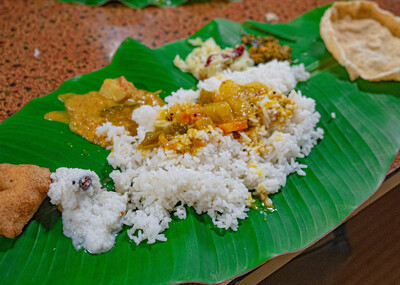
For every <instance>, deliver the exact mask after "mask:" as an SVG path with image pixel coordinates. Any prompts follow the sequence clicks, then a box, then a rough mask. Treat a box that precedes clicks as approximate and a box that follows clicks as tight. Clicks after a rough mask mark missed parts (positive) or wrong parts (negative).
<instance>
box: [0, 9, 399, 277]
mask: <svg viewBox="0 0 400 285" xmlns="http://www.w3.org/2000/svg"><path fill="white" fill-rule="evenodd" d="M325 9H326V7H322V8H317V9H314V10H311V11H309V12H307V13H305V14H304V15H302V16H301V17H299V18H296V19H294V20H293V21H292V22H290V23H287V24H264V23H256V22H252V21H249V22H245V23H243V24H238V23H235V22H231V21H227V20H221V19H216V20H213V21H211V22H210V23H209V24H207V25H206V26H205V27H203V28H202V29H201V30H200V31H198V32H197V33H196V34H194V35H193V36H192V37H191V38H193V37H201V38H203V39H206V38H209V37H214V39H215V40H216V42H217V43H218V44H220V45H221V46H223V47H226V46H232V45H236V44H238V43H239V42H240V39H241V37H240V36H241V33H242V32H244V31H246V32H248V33H254V34H262V35H268V34H273V35H275V36H277V37H278V38H279V39H280V41H281V42H282V43H285V44H289V45H290V46H291V47H292V48H293V59H294V61H295V62H299V63H300V62H303V63H304V64H305V65H306V67H307V69H308V71H309V72H311V75H312V76H311V78H310V79H309V80H308V81H307V82H303V83H301V84H299V85H298V87H297V89H299V90H301V91H302V93H303V94H306V95H307V96H309V97H311V98H314V99H315V100H316V102H317V110H318V112H320V113H321V121H320V123H319V126H320V127H322V128H323V129H324V130H325V137H324V139H323V140H322V141H320V142H319V144H318V145H317V146H316V147H315V148H314V149H313V150H312V152H311V154H310V155H309V156H308V157H307V158H304V159H300V160H299V161H300V162H301V163H304V164H307V165H308V168H307V169H305V172H306V173H307V175H306V176H301V177H300V176H298V175H297V174H292V175H290V176H289V177H288V181H287V184H286V186H285V187H283V188H282V189H281V192H280V193H278V194H275V195H273V196H272V200H273V203H274V206H275V208H276V211H274V212H272V213H265V212H259V211H256V210H250V212H249V218H248V219H246V220H242V221H241V223H240V226H239V230H238V231H236V232H235V231H231V230H227V231H226V230H221V229H218V228H216V227H215V226H213V224H212V222H211V220H210V218H209V217H208V216H205V215H197V214H196V213H195V211H194V210H193V209H191V208H188V216H187V218H186V219H185V220H179V219H175V218H174V219H173V220H172V222H171V224H170V228H169V229H168V230H166V232H165V235H166V237H167V239H168V241H166V242H157V243H155V244H153V245H147V244H140V245H139V246H136V244H135V243H134V242H131V241H130V240H129V238H128V236H127V234H126V229H124V231H123V232H122V233H120V234H119V236H118V237H117V241H116V245H115V247H114V248H113V249H112V250H111V251H109V252H107V253H104V254H100V255H91V254H89V253H87V252H85V251H84V250H80V251H76V250H75V249H74V248H73V245H72V242H71V240H70V239H69V238H66V237H65V236H64V235H63V234H62V220H61V218H60V214H59V212H58V211H57V210H56V209H55V208H54V207H53V206H51V205H50V204H49V202H48V200H46V201H45V202H44V203H43V205H42V206H41V208H40V209H39V211H38V213H37V214H36V215H35V217H34V219H33V220H32V221H31V222H30V223H29V224H28V226H27V227H26V228H25V230H24V232H23V234H22V235H21V236H19V237H17V238H14V239H6V238H4V237H1V238H0V276H2V278H1V279H2V284H20V283H28V282H29V283H33V284H35V283H39V282H40V283H43V284H47V283H51V282H53V280H57V283H60V284H71V283H72V284H74V283H78V284H99V283H103V284H111V283H112V284H125V283H130V284H146V283H151V284H168V283H175V282H196V281H197V282H209V283H212V282H218V281H223V280H226V279H229V278H232V277H234V276H237V275H239V274H242V273H245V272H247V271H249V270H251V269H252V268H254V267H256V266H258V265H260V264H262V263H263V262H265V261H266V260H267V259H270V258H272V257H274V256H276V255H278V254H281V253H284V252H288V251H294V250H298V249H301V248H304V247H305V246H307V245H309V244H310V243H312V242H314V241H316V240H317V239H319V238H320V237H322V236H323V235H325V234H326V233H327V232H329V231H331V230H332V229H333V228H334V227H336V226H337V225H338V224H339V223H340V222H341V221H342V220H343V219H344V218H345V217H346V216H348V215H349V213H350V212H351V211H353V210H354V209H355V208H357V207H358V206H359V205H360V203H362V202H363V201H364V200H366V199H367V198H368V197H369V196H370V195H371V194H372V193H373V192H374V191H375V190H376V189H377V187H378V186H379V185H380V183H381V182H382V181H383V180H384V178H385V173H386V171H387V169H388V168H389V165H390V163H391V162H392V160H393V159H394V157H395V155H396V153H397V152H398V150H399V147H400V116H399V114H400V97H399V90H400V83H398V82H381V83H371V82H366V81H364V80H361V79H359V80H356V81H354V82H351V81H349V78H348V75H347V73H346V71H345V69H344V68H342V67H341V66H339V65H338V64H337V62H336V61H335V60H334V59H333V58H332V57H331V55H330V54H329V52H328V51H327V50H326V48H325V46H324V44H323V42H322V40H321V38H320V36H319V28H318V27H319V20H320V18H321V16H322V14H323V12H324V10H325ZM191 49H192V47H191V46H190V45H189V43H188V41H187V39H185V40H180V41H177V42H173V43H171V44H168V45H165V46H162V47H160V48H157V49H150V48H148V47H146V46H144V45H142V44H140V43H139V42H138V41H135V40H133V39H130V38H128V39H126V40H125V41H124V42H123V43H122V44H121V46H120V48H119V49H118V51H117V52H116V54H115V56H114V58H113V60H112V62H111V63H110V64H109V65H108V66H107V67H105V68H103V69H101V70H98V71H95V72H92V73H89V74H85V75H81V76H77V77H75V78H73V79H71V80H68V81H66V82H65V83H64V84H62V85H61V86H60V88H59V89H58V90H57V91H55V92H54V93H51V94H49V95H47V96H45V97H43V98H40V99H35V100H32V101H31V102H29V103H28V104H27V105H26V106H25V107H24V108H23V109H22V110H21V111H20V112H18V113H17V114H15V115H14V116H13V117H11V118H9V119H7V120H5V121H4V122H2V123H1V124H0V162H8V163H14V164H20V163H31V164H37V165H40V166H44V167H48V168H50V170H51V171H54V170H56V168H58V167H61V166H65V167H79V168H89V169H92V170H94V171H95V172H97V173H98V174H99V175H100V177H101V178H103V179H104V183H107V175H108V173H109V172H110V171H111V170H112V169H111V167H110V166H108V164H107V161H106V157H107V155H108V153H109V152H108V151H107V150H104V149H102V148H101V147H99V146H96V145H93V144H91V143H89V142H88V141H86V140H85V139H83V138H82V137H80V136H78V135H76V134H74V133H72V132H71V131H70V130H69V129H68V126H67V125H66V124H63V123H58V122H53V121H46V120H45V119H44V118H43V116H44V114H46V113H47V112H49V111H53V110H62V109H64V106H63V104H62V103H61V102H60V101H58V100H57V95H59V94H62V93H67V92H74V93H79V94H83V93H86V92H89V91H92V90H98V89H99V88H100V86H101V84H102V82H103V80H104V79H105V78H116V77H119V76H121V75H124V76H125V77H126V78H127V79H128V80H129V81H132V82H133V83H134V84H135V85H136V86H137V87H139V88H144V89H147V90H150V91H156V90H160V89H162V90H163V92H162V96H166V95H168V94H169V93H170V92H171V91H174V90H176V89H178V88H181V87H182V88H192V87H194V86H195V85H196V80H195V79H194V78H193V77H192V76H191V75H189V74H186V73H182V72H181V71H180V70H178V69H177V68H175V67H174V66H173V63H172V60H173V58H174V57H175V55H176V54H180V55H181V57H185V56H186V55H187V54H188V53H189V52H190V51H191ZM332 112H334V113H335V114H336V118H335V119H333V118H332V117H331V113H332ZM109 186H111V187H112V185H109Z"/></svg>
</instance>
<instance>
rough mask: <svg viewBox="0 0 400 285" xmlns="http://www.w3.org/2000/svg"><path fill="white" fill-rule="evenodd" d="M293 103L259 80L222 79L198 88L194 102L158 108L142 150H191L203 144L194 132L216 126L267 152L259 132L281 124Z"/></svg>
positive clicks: (290, 112)
mask: <svg viewBox="0 0 400 285" xmlns="http://www.w3.org/2000/svg"><path fill="white" fill-rule="evenodd" d="M294 104H295V103H294V102H293V101H291V100H290V99H289V98H287V97H286V96H284V95H282V94H281V93H279V92H277V91H275V90H273V89H270V88H268V87H267V86H265V85H263V84H262V83H258V82H254V83H249V84H245V85H241V84H238V83H235V82H233V81H231V80H226V81H223V82H222V84H221V86H220V87H219V89H218V90H217V91H207V90H204V89H202V90H201V91H200V96H199V99H198V101H197V102H196V103H177V104H174V105H172V106H170V107H169V108H168V109H163V110H161V111H160V114H159V118H158V119H157V123H156V126H155V128H154V130H153V131H151V132H148V133H146V136H145V138H144V140H143V141H142V143H141V144H140V149H141V150H151V149H153V148H156V147H162V148H164V149H169V150H173V151H175V152H177V153H185V152H189V153H194V152H195V151H196V150H197V149H198V148H199V147H201V146H203V145H204V144H205V142H204V141H202V140H201V139H199V138H198V137H197V136H196V134H197V133H198V132H199V131H201V130H205V131H210V129H214V128H216V127H218V128H219V129H221V130H222V131H223V133H224V134H225V135H228V134H233V137H234V138H236V139H240V140H242V141H243V142H245V143H246V144H249V145H251V146H252V147H254V148H255V149H256V150H257V151H258V152H259V153H266V152H267V150H266V146H265V145H264V143H263V141H262V140H261V136H260V132H265V131H269V132H271V133H272V132H273V131H274V130H279V129H281V128H282V127H283V125H284V123H285V122H286V120H287V119H288V118H289V117H290V116H291V115H292V113H293V110H294Z"/></svg>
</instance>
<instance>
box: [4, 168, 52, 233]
mask: <svg viewBox="0 0 400 285" xmlns="http://www.w3.org/2000/svg"><path fill="white" fill-rule="evenodd" d="M50 174H51V173H50V170H49V169H47V168H43V167H39V166H37V165H29V164H21V165H13V164H8V163H3V164H0V236H5V237H6V238H14V237H16V236H18V235H20V234H21V233H22V229H23V228H24V226H25V225H26V224H27V223H28V222H29V220H30V219H31V218H32V217H33V215H34V214H35V212H36V211H37V210H38V208H39V206H40V204H41V203H42V202H43V200H44V198H46V196H47V192H48V190H49V187H50V183H51V179H50Z"/></svg>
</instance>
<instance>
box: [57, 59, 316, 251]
mask: <svg viewBox="0 0 400 285" xmlns="http://www.w3.org/2000/svg"><path fill="white" fill-rule="evenodd" d="M308 77H309V74H308V73H307V72H306V71H305V70H304V67H303V66H302V65H299V66H290V64H289V63H288V62H278V61H272V62H269V63H267V64H261V65H259V66H258V67H252V68H249V69H248V70H246V71H243V72H230V71H226V72H224V73H223V75H221V76H218V77H213V78H209V79H207V80H205V81H201V82H199V84H198V86H197V87H198V88H199V89H200V88H204V89H207V90H215V89H217V88H218V87H219V85H220V84H221V82H222V81H223V80H225V79H231V80H234V81H236V82H239V83H242V84H245V83H250V82H254V81H258V82H261V83H264V84H265V85H267V86H268V87H270V88H275V89H276V90H277V91H279V92H281V93H284V94H287V95H288V97H289V99H291V100H292V101H294V102H295V105H294V106H295V107H294V112H293V114H292V115H291V117H290V118H289V119H288V120H287V122H286V123H285V124H284V125H283V128H282V129H280V130H279V131H270V130H262V131H261V132H260V134H261V135H262V136H263V140H264V141H265V145H266V146H267V149H268V155H266V156H261V155H260V154H259V152H257V151H256V150H255V149H253V148H252V147H250V146H249V145H247V144H246V143H244V142H243V143H242V142H239V141H238V140H236V139H234V138H233V137H232V136H231V135H229V136H225V135H223V132H222V130H220V129H218V128H216V129H214V130H210V131H208V130H207V131H199V132H198V133H197V134H196V137H197V139H199V140H201V141H203V142H204V143H206V144H205V147H202V148H200V149H199V150H198V151H197V152H196V154H195V155H191V154H188V153H185V154H177V153H175V152H174V151H171V150H166V149H161V148H156V149H153V150H152V151H150V152H147V153H143V152H141V151H140V150H138V146H139V144H140V142H141V141H142V140H143V138H144V136H145V134H146V132H147V131H151V130H152V129H153V127H154V125H155V121H156V119H157V116H158V112H159V110H160V109H161V108H160V107H151V106H142V107H140V108H138V109H136V110H135V111H134V112H133V114H132V118H133V119H134V120H135V121H136V122H137V123H138V125H139V127H138V130H137V135H136V136H134V137H132V136H129V135H128V133H127V132H126V131H125V129H124V128H123V127H116V126H113V125H112V124H111V123H106V124H104V125H103V126H101V127H99V128H98V129H97V132H98V134H99V135H105V136H106V139H107V140H108V141H110V142H112V143H113V144H112V146H111V147H110V148H111V149H112V151H111V153H110V155H109V156H108V158H107V160H108V163H109V164H110V165H112V166H113V167H114V168H115V169H118V170H114V171H113V172H112V173H111V174H110V177H111V178H112V179H113V181H114V183H115V190H116V192H108V191H105V190H103V189H101V185H100V182H99V178H98V176H97V175H96V174H95V173H94V172H92V171H89V170H80V169H66V168H60V169H58V170H57V171H56V172H55V173H53V174H52V176H51V177H52V179H53V183H52V184H51V186H50V191H49V197H50V198H51V202H52V203H54V204H57V205H61V206H62V208H63V212H62V215H63V229H64V234H65V235H66V236H68V237H71V238H72V241H73V244H74V246H75V247H76V248H77V249H79V248H81V247H82V246H83V247H85V249H87V250H88V251H89V252H92V253H100V252H104V251H107V250H109V249H111V248H112V246H113V244H114V242H115V235H116V234H117V233H118V232H119V231H120V230H121V228H122V223H124V224H126V225H128V226H130V227H131V228H130V229H129V230H128V235H129V237H130V238H131V239H133V240H134V241H135V243H136V244H140V243H141V242H142V241H147V243H154V242H156V241H165V240H166V237H165V235H164V234H163V232H164V231H165V230H166V229H167V228H168V227H169V223H170V221H171V216H170V215H171V214H173V215H175V216H177V217H178V218H180V219H185V218H186V209H185V206H189V207H193V208H194V209H195V210H196V212H197V213H198V214H207V215H209V216H210V217H211V219H212V222H213V223H214V224H215V225H216V226H217V227H219V228H224V229H229V228H230V229H232V230H237V229H238V226H239V220H240V219H245V218H246V217H247V213H246V212H247V211H248V208H247V207H246V205H249V203H250V200H251V196H250V191H249V190H252V189H254V191H255V192H254V193H255V194H256V195H259V196H260V197H262V198H263V200H264V201H270V200H269V198H268V194H271V193H276V192H278V191H279V190H280V188H281V187H282V186H285V184H286V177H287V175H289V174H290V173H293V172H297V174H298V175H306V172H305V171H304V169H305V168H306V167H307V166H306V165H302V164H300V163H298V162H296V158H298V157H305V156H307V155H308V154H309V153H310V151H311V149H312V148H313V146H314V145H316V143H317V140H319V139H321V138H322V137H323V130H322V129H320V128H316V124H317V123H318V122H319V119H320V114H319V113H318V112H316V111H315V101H314V100H313V99H310V98H307V97H305V96H303V95H302V94H301V93H300V92H296V91H294V90H293V89H294V87H295V86H296V83H297V82H298V81H301V80H306V79H307V78H308ZM199 93H200V92H199V91H193V90H183V89H180V90H178V91H176V92H173V93H172V95H171V96H169V97H167V98H166V102H167V103H168V105H166V106H164V107H163V108H168V107H169V106H170V105H172V104H174V103H177V102H192V103H194V102H196V100H197V99H198V97H199ZM266 100H268V98H267V99H266ZM264 113H265V114H266V116H267V117H266V118H264V120H266V121H268V120H270V119H269V118H268V116H270V114H269V113H268V112H267V111H266V110H265V109H264ZM240 135H241V137H242V138H243V139H244V140H245V141H249V140H251V138H250V137H249V136H247V134H246V133H245V132H241V133H240ZM83 176H89V177H91V180H92V184H91V186H90V188H89V189H87V190H85V191H82V189H80V187H79V186H78V184H77V183H76V181H79V179H81V177H83ZM74 181H75V183H74ZM278 210H279V209H278ZM124 211H127V213H126V215H125V216H123V218H122V219H121V212H124Z"/></svg>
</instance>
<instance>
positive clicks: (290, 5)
mask: <svg viewBox="0 0 400 285" xmlns="http://www.w3.org/2000/svg"><path fill="white" fill-rule="evenodd" d="M330 2H332V1H329V0H305V1H296V4H294V1H292V0H278V1H277V0H262V1H258V0H242V1H223V0H213V1H199V0H197V1H196V0H193V1H189V2H188V3H187V4H185V5H181V6H179V7H170V8H162V9H161V8H158V7H147V8H144V9H133V8H129V7H127V6H124V5H122V4H119V3H116V2H112V3H109V4H107V5H104V6H102V7H96V6H85V5H78V4H68V3H62V2H58V1H53V0H23V1H13V0H2V1H1V2H0V55H1V56H0V122H1V121H3V120H5V119H7V118H8V117H10V116H12V115H13V114H15V113H16V112H18V111H19V110H20V109H21V108H23V107H24V106H25V104H26V103H28V102H29V101H30V100H32V99H33V98H38V97H42V96H44V95H46V94H49V93H51V92H52V91H54V90H56V89H57V88H58V87H59V86H60V85H61V84H62V83H63V82H64V81H66V80H68V79H70V78H72V77H74V76H76V75H79V74H84V73H89V72H92V71H94V70H97V69H99V68H102V67H104V66H106V65H107V64H109V63H110V60H111V58H112V56H113V54H114V53H115V51H116V50H117V48H118V47H119V45H120V44H121V43H122V41H124V40H125V38H127V37H131V38H134V39H136V40H139V41H140V42H142V43H143V44H145V45H147V46H149V47H152V48H155V47H158V46H161V45H163V44H165V43H168V42H171V41H174V40H178V39H181V38H185V37H187V36H189V35H191V34H193V33H194V32H195V31H197V30H198V29H200V28H201V27H202V26H204V25H205V24H206V23H208V22H209V21H210V20H211V19H214V18H226V19H229V20H233V21H237V22H243V21H245V20H248V19H252V20H255V21H265V14H266V13H274V14H276V15H278V17H279V21H281V22H287V21H290V20H291V19H293V18H294V17H296V16H299V15H301V14H302V13H304V12H306V11H307V10H309V9H311V8H314V7H317V6H320V5H325V4H328V3H330ZM376 2H378V3H379V5H380V6H381V7H382V8H383V9H387V10H390V11H392V12H393V13H394V14H396V15H400V1H397V0H379V1H376ZM399 166H400V155H399V154H398V155H397V156H396V158H395V160H394V162H393V163H392V165H391V167H390V169H389V170H388V174H390V173H392V172H393V171H395V170H397V169H398V168H399Z"/></svg>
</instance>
